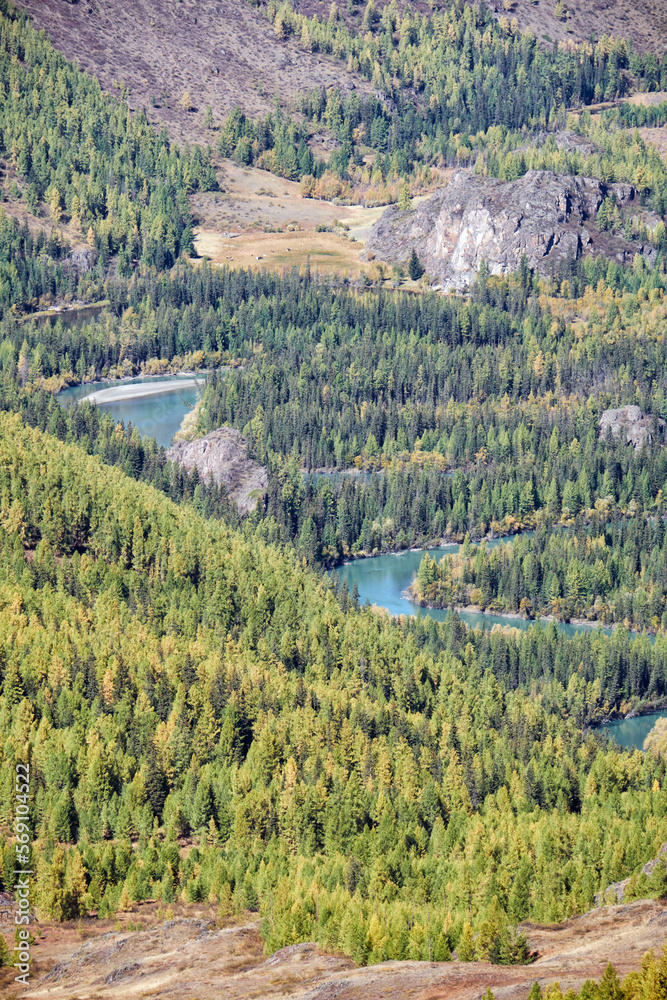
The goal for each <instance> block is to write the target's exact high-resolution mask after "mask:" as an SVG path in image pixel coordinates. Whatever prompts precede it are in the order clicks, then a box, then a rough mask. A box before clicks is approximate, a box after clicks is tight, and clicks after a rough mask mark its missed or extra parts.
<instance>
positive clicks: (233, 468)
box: [167, 427, 268, 514]
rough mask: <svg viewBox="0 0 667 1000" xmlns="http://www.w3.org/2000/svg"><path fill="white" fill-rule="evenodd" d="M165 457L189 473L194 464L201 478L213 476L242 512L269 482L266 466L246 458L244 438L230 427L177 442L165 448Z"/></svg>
mask: <svg viewBox="0 0 667 1000" xmlns="http://www.w3.org/2000/svg"><path fill="white" fill-rule="evenodd" d="M167 458H168V459H170V460H171V461H172V462H178V463H179V465H184V466H185V468H186V469H187V470H188V472H191V471H192V469H194V468H195V467H196V468H197V470H198V472H199V475H200V477H201V478H202V479H208V478H209V476H212V477H213V480H214V481H215V482H216V483H218V485H220V484H221V483H224V485H225V486H226V487H227V490H228V492H229V496H230V497H231V498H232V500H235V501H236V503H237V504H238V508H239V510H240V512H241V513H242V514H245V513H247V511H249V510H252V509H253V508H254V506H255V504H256V502H257V498H258V496H259V495H260V494H261V493H262V492H263V491H264V490H265V489H266V486H267V483H268V479H267V475H266V469H265V468H264V466H262V465H258V463H257V462H255V461H253V459H252V458H248V455H247V449H246V442H245V439H244V438H243V437H242V436H241V435H240V434H239V432H238V431H236V430H234V429H233V428H231V427H221V428H220V429H219V430H217V431H212V432H211V433H210V434H207V435H206V436H205V437H202V438H199V440H198V441H177V442H176V443H175V444H173V445H172V446H171V448H168V449H167Z"/></svg>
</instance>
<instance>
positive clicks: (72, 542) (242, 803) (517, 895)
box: [0, 414, 667, 961]
mask: <svg viewBox="0 0 667 1000" xmlns="http://www.w3.org/2000/svg"><path fill="white" fill-rule="evenodd" d="M0 424H1V426H2V437H1V439H0V440H1V448H2V451H1V452H0V476H1V491H0V495H1V496H2V507H1V512H0V521H1V524H2V528H3V532H4V534H3V549H4V554H3V558H2V560H1V563H0V565H1V566H2V570H1V572H2V577H3V578H2V585H1V591H0V592H1V593H2V601H3V606H4V612H3V614H2V616H0V621H2V631H3V638H2V650H3V692H2V698H1V700H0V711H1V712H2V718H3V725H2V732H3V734H4V736H3V747H2V754H3V759H5V760H7V761H8V762H13V761H15V760H25V759H29V760H30V761H31V768H32V772H33V774H34V780H35V799H34V805H33V809H32V813H31V817H32V819H33V821H34V824H35V832H36V836H37V837H38V838H39V842H40V844H41V845H42V847H41V849H40V853H39V857H40V861H39V877H38V880H37V891H38V893H39V899H40V904H41V906H42V908H43V909H44V911H45V912H47V913H49V914H50V915H53V916H55V917H61V918H62V917H72V916H76V915H77V914H78V913H81V912H84V911H85V910H87V909H91V908H94V909H96V910H99V912H101V913H110V912H115V911H116V910H117V909H118V908H119V907H120V908H121V909H122V907H123V906H126V905H128V902H131V901H133V900H135V901H136V900H139V899H142V898H146V897H147V896H149V895H152V896H154V895H155V894H158V895H159V896H160V897H161V898H163V899H164V900H166V901H169V900H171V899H173V898H174V895H175V894H176V893H179V894H180V893H183V894H184V898H186V899H189V900H193V901H194V900H198V899H199V900H201V899H212V900H216V901H219V905H220V907H221V909H222V912H226V911H227V910H229V909H230V908H231V907H246V908H250V909H253V908H257V907H259V908H260V911H261V912H262V913H263V914H264V918H265V924H264V934H265V938H266V941H267V947H269V948H274V947H278V946H279V945H280V944H284V943H286V942H289V941H292V940H298V939H301V938H303V937H307V938H308V939H311V940H317V941H319V942H320V943H322V944H323V945H325V946H326V947H334V948H342V949H343V950H344V951H346V952H347V953H349V954H352V955H354V956H355V957H356V958H357V959H358V960H359V961H377V960H380V959H382V958H391V957H401V956H406V955H410V956H412V957H415V958H424V957H427V954H428V950H429V948H430V949H431V952H432V954H434V955H435V956H436V957H438V958H447V956H448V955H449V954H450V952H451V950H452V948H454V947H458V949H459V955H460V956H461V957H465V956H466V955H467V956H468V957H470V958H472V957H474V956H475V955H486V954H490V953H491V951H492V950H493V949H494V948H495V949H496V951H494V952H493V954H497V955H498V958H499V960H512V958H513V957H514V958H516V956H517V955H520V952H521V942H520V940H519V939H517V938H516V936H515V934H514V932H513V925H514V924H515V923H516V922H517V921H518V920H521V919H523V918H525V917H527V916H531V917H533V918H534V919H544V920H557V919H560V918H561V917H562V916H565V915H567V914H569V913H573V912H576V911H577V910H580V909H582V908H586V907H587V906H590V905H591V903H592V900H593V893H594V892H595V891H597V890H598V889H599V888H600V887H601V886H602V888H604V886H605V884H606V883H608V882H610V881H613V880H615V879H617V878H619V877H622V876H623V875H624V874H629V873H631V872H633V871H635V870H636V869H637V867H638V866H639V865H640V863H642V862H643V861H645V860H647V859H648V858H649V857H651V856H652V855H653V854H654V853H655V851H656V847H657V846H658V845H659V844H660V843H662V841H663V840H664V839H665V837H666V835H667V827H666V826H665V823H667V811H666V810H665V803H664V793H663V792H662V791H661V789H662V785H663V782H664V780H665V762H664V761H662V760H661V759H659V758H657V757H655V756H653V755H651V754H648V755H646V756H644V755H642V754H641V753H639V752H636V753H634V754H629V753H625V752H620V751H619V750H618V749H616V748H614V747H612V746H610V747H604V746H601V745H600V743H599V742H598V741H597V740H596V739H594V738H593V737H592V736H591V735H588V736H586V735H585V734H584V733H583V731H582V722H583V720H584V719H585V718H586V717H587V716H588V717H590V716H591V715H595V713H596V712H599V711H601V710H602V709H603V708H605V707H608V706H609V703H610V700H614V699H618V698H619V696H620V694H621V689H622V690H627V691H628V692H631V691H632V690H633V688H634V685H637V690H640V689H641V690H642V691H643V692H646V691H648V690H650V689H651V688H654V689H655V690H656V691H662V690H663V689H664V685H665V682H666V679H665V677H664V663H665V662H666V660H665V655H664V651H663V642H664V641H663V640H662V639H660V640H658V642H656V644H655V645H653V646H652V645H650V644H649V643H648V642H645V641H642V640H635V641H632V642H629V641H628V636H627V633H626V634H625V635H623V634H622V633H616V634H615V635H614V637H613V638H611V639H607V638H606V637H604V636H602V635H594V636H583V637H579V638H577V639H576V640H573V641H568V640H565V639H564V638H563V637H562V636H561V635H559V633H557V632H556V630H555V629H554V628H548V629H537V630H534V631H532V632H530V633H527V634H522V635H512V634H504V633H502V632H494V633H479V632H468V631H467V630H466V629H465V628H464V627H463V626H462V625H461V624H460V623H458V622H457V620H456V618H451V619H450V620H449V621H448V622H446V623H445V624H444V625H437V624H436V623H435V622H433V621H430V620H426V621H422V620H413V621H410V622H407V623H403V624H401V623H396V622H393V621H392V620H391V619H388V618H381V617H378V616H377V615H375V614H374V613H373V612H372V611H371V610H361V609H355V608H354V607H351V606H350V604H349V599H346V600H345V601H344V602H343V603H344V604H345V608H343V606H342V604H341V601H340V600H337V598H336V595H335V593H334V591H333V590H332V587H331V584H330V583H327V582H326V581H325V580H321V579H319V578H318V577H317V576H316V575H313V573H312V572H311V571H309V570H307V569H305V568H304V567H303V566H302V565H301V564H300V563H299V560H298V559H297V557H296V556H295V554H294V553H293V552H292V551H291V550H290V549H284V550H280V549H278V548H276V547H274V546H267V545H265V544H264V543H262V542H261V541H260V539H259V537H257V536H256V535H255V536H253V535H247V536H246V537H245V538H244V537H243V536H242V535H240V534H238V532H234V531H231V530H230V529H229V528H227V527H225V526H223V525H221V524H220V523H219V522H214V521H211V520H205V519H203V518H201V517H200V516H199V515H197V514H195V513H193V512H192V511H191V510H190V511H186V510H185V509H183V508H180V507H178V506H176V505H174V504H173V503H172V501H170V500H169V499H167V498H166V497H164V496H163V495H161V494H160V493H158V492H156V491H155V490H154V489H153V488H152V487H150V486H147V485H144V484H141V483H137V482H135V481H134V480H131V479H128V478H126V477H125V475H124V474H123V473H122V472H121V471H120V470H118V469H113V468H111V467H109V466H107V465H105V464H103V463H101V462H100V461H99V459H97V458H95V457H89V456H86V455H85V454H84V453H83V452H82V451H81V450H80V449H79V448H78V447H76V446H71V445H70V446H64V447H63V446H62V445H61V444H59V443H57V442H56V441H55V440H54V439H53V438H51V437H49V436H45V435H44V434H43V433H42V432H40V431H37V430H30V429H28V428H25V426H24V425H23V424H22V422H21V421H20V418H19V417H18V416H16V415H9V414H4V415H2V418H1V420H0ZM3 773H5V774H9V778H6V779H3V780H5V781H6V782H9V781H10V780H11V775H12V771H11V769H10V768H9V767H7V768H5V769H3ZM1 801H2V808H3V820H4V822H7V821H8V820H9V819H10V818H11V795H10V792H9V785H7V788H5V789H4V790H3V793H2V796H1ZM189 832H193V833H194V834H195V835H196V836H197V838H198V839H199V841H200V843H199V846H197V847H195V848H194V849H193V850H192V851H191V852H190V853H189V854H188V856H187V858H186V859H185V860H184V859H183V858H181V856H180V853H179V850H178V842H177V841H178V837H180V836H182V835H183V834H187V833H189ZM133 836H138V837H139V843H138V846H137V848H136V849H135V850H133V849H132V848H131V846H130V840H131V838H132V837H133ZM73 839H76V840H77V841H78V843H79V846H78V847H71V846H70V847H61V846H58V845H59V844H64V843H67V842H70V843H71V841H72V840H73ZM12 857H13V850H12V848H11V844H9V843H7V844H6V848H5V859H6V866H7V864H12V862H11V858H12ZM663 867H664V866H663ZM8 873H9V874H8ZM5 878H11V873H10V869H8V868H7V867H6V873H5ZM662 878H664V873H663V868H662V867H660V868H659V869H657V870H656V874H654V876H652V879H651V880H649V882H648V884H645V883H646V881H647V880H646V878H645V877H644V882H643V883H641V884H640V883H639V882H638V881H637V880H635V882H634V883H633V886H632V888H631V891H636V892H638V893H646V892H661V891H662V882H661V881H660V879H662ZM316 902H317V905H316ZM427 911H428V913H427ZM429 914H430V916H429ZM436 915H437V916H436ZM427 925H428V926H429V927H437V933H435V932H433V936H432V939H430V940H429V939H428V934H427V931H426V928H427Z"/></svg>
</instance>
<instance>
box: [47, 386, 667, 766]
mask: <svg viewBox="0 0 667 1000" xmlns="http://www.w3.org/2000/svg"><path fill="white" fill-rule="evenodd" d="M184 381H187V382H188V383H190V384H187V385H185V384H183V383H184ZM197 381H198V382H200V383H203V381H204V378H203V376H202V377H201V378H200V379H197ZM194 382H195V379H185V380H184V377H183V376H178V375H163V376H156V377H154V378H144V379H132V380H121V381H117V382H96V383H88V384H86V385H77V386H73V387H72V388H71V389H65V390H64V391H63V392H61V393H60V394H59V395H58V399H59V401H60V402H61V403H63V404H64V405H67V404H68V403H75V402H78V401H79V400H81V399H84V398H85V397H87V396H97V397H98V405H99V406H100V409H104V410H107V411H108V412H109V413H111V414H112V415H113V417H114V418H115V419H116V420H119V421H120V420H122V421H123V422H124V423H125V425H126V426H127V424H128V423H131V424H133V425H134V426H136V427H137V429H138V430H139V433H140V434H141V435H142V436H145V435H148V436H152V437H154V438H155V439H156V441H157V442H158V444H162V445H164V446H165V447H166V446H167V445H169V444H170V443H171V440H172V438H173V436H174V434H175V433H176V431H177V430H178V428H179V427H180V425H181V422H182V420H183V417H184V416H185V414H186V413H187V412H188V409H189V406H188V405H186V404H190V406H192V405H194V403H195V402H196V400H197V397H198V394H199V386H198V385H196V384H192V383H194ZM167 383H174V385H173V386H169V385H167ZM161 385H164V389H161V390H160V389H159V386H161ZM156 389H157V390H158V391H157V392H156V391H155V390H156ZM113 390H115V391H113ZM184 400H185V402H184ZM345 474H352V475H354V476H356V477H359V478H360V479H361V480H362V481H364V482H368V481H369V480H370V479H371V476H372V473H363V472H362V473H359V472H357V471H356V470H345V471H337V472H334V473H333V475H332V474H331V473H321V472H320V473H317V472H316V473H310V476H311V477H312V478H313V479H319V478H320V477H324V476H329V477H331V478H332V479H336V478H340V477H341V476H342V475H345ZM307 475H308V474H307ZM524 534H525V535H526V536H529V535H530V534H531V532H525V533H524ZM514 537H518V536H514ZM506 541H509V539H507V538H496V539H494V540H493V541H490V542H487V547H488V548H490V549H491V548H494V547H495V546H496V545H500V544H502V543H503V542H506ZM458 548H459V546H458V545H441V546H439V547H438V548H434V549H429V555H430V556H432V557H434V558H436V559H440V558H441V557H442V556H443V555H445V554H451V553H453V552H456V551H457V550H458ZM423 554H424V553H423V551H422V550H417V551H415V550H409V551H406V552H397V553H391V554H388V555H383V556H374V557H372V558H369V559H356V560H355V561H354V562H350V563H346V564H344V565H343V566H339V567H338V568H337V569H336V570H335V572H337V573H338V576H339V579H340V581H341V583H342V582H345V583H346V584H347V586H348V588H349V590H350V591H352V588H353V587H354V584H355V582H356V584H357V587H358V590H359V598H360V600H361V602H362V603H363V602H364V601H365V600H366V598H368V599H369V600H370V601H371V603H372V604H377V605H378V606H379V607H382V608H386V609H387V611H389V612H390V613H391V614H392V615H429V616H430V617H431V618H435V619H436V621H443V620H444V619H445V618H446V616H447V614H448V613H449V612H448V611H446V610H436V609H431V608H421V607H419V605H418V604H414V603H413V602H412V601H409V600H408V599H407V598H406V597H404V596H403V595H404V593H405V591H406V590H407V588H408V587H409V586H410V584H411V583H412V580H413V577H414V575H415V573H416V572H417V570H418V569H419V564H420V562H421V560H422V556H423ZM459 616H460V618H461V619H462V620H463V621H464V622H466V624H468V625H470V626H471V627H473V628H491V626H493V625H497V624H500V625H510V626H511V627H512V628H518V629H522V630H523V629H527V628H530V626H531V625H532V624H534V623H533V622H530V621H528V620H526V619H525V618H512V617H510V616H509V615H490V614H484V613H482V612H468V611H460V612H459ZM557 627H558V629H559V630H560V631H562V632H563V633H564V634H565V635H566V636H567V637H568V638H571V637H572V636H574V635H576V634H577V632H583V631H586V630H590V629H591V628H593V627H594V626H591V625H565V624H563V623H561V622H558V623H557ZM603 631H604V632H605V633H606V634H607V635H609V634H611V629H608V628H606V629H603ZM664 714H667V713H655V714H653V715H645V716H640V717H638V718H635V719H622V720H620V721H615V722H611V723H608V725H607V726H605V727H604V728H605V729H606V730H607V731H609V733H610V734H611V735H612V736H613V737H614V739H616V740H617V742H618V743H620V744H621V746H625V747H632V746H639V747H640V748H641V745H642V744H643V742H644V739H645V737H646V735H647V734H648V732H649V730H650V729H651V728H652V727H653V725H654V724H655V721H656V719H657V718H659V717H660V716H661V715H664Z"/></svg>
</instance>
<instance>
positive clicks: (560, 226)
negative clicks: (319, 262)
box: [367, 170, 656, 291]
mask: <svg viewBox="0 0 667 1000" xmlns="http://www.w3.org/2000/svg"><path fill="white" fill-rule="evenodd" d="M606 198H612V199H613V200H614V201H615V203H616V204H618V205H620V206H622V207H624V206H629V207H631V208H634V203H635V202H637V207H638V199H637V196H636V192H635V189H634V188H633V187H632V185H630V184H609V185H606V184H604V183H603V182H602V181H600V180H598V179H597V178H593V177H571V176H565V175H561V174H556V173H552V172H551V171H547V170H529V171H528V173H527V174H525V176H524V177H521V178H520V179H519V180H516V181H502V180H497V179H495V178H492V177H483V176H478V175H476V174H473V173H472V172H471V171H469V170H459V171H457V172H456V173H455V174H454V175H453V176H452V178H451V180H450V182H449V184H448V185H447V187H446V188H443V189H442V190H440V191H438V192H436V194H434V195H433V197H431V198H429V199H428V200H427V201H424V202H422V204H420V205H419V207H418V208H417V209H416V210H415V211H401V210H400V209H399V208H398V207H397V206H390V207H389V208H388V209H387V210H386V211H385V212H384V213H383V215H382V216H381V218H380V219H379V220H378V221H377V222H376V224H375V225H374V227H373V229H372V231H371V234H370V237H369V239H368V242H367V252H369V251H370V252H371V253H373V254H375V256H377V257H382V258H383V259H385V260H387V261H390V262H391V263H399V264H405V263H407V261H408V260H409V258H410V256H411V254H412V251H413V250H416V252H417V254H418V256H419V257H420V260H421V262H422V264H423V265H424V266H425V268H426V270H427V272H428V273H429V274H430V275H432V276H433V278H434V279H435V281H436V282H437V283H438V284H439V285H442V287H444V288H445V289H453V290H456V291H461V290H463V289H465V288H467V287H468V286H469V285H470V284H471V282H472V281H473V280H474V278H475V275H476V274H477V272H478V270H479V268H480V265H481V263H482V261H483V260H484V261H486V264H487V266H488V268H489V270H490V272H491V274H496V275H500V274H507V273H509V272H510V271H514V270H516V268H517V267H518V266H519V264H520V262H521V259H522V257H523V256H524V254H525V256H526V258H527V260H528V264H529V266H530V267H531V268H534V269H535V270H537V271H538V272H539V273H541V274H549V273H550V271H551V268H552V266H553V265H555V264H557V263H558V262H559V261H560V260H561V259H562V258H563V257H573V256H574V257H579V256H581V255H582V254H594V255H596V254H599V253H603V254H604V255H605V256H607V257H610V258H615V259H617V260H618V261H619V262H623V261H631V260H632V259H633V257H634V255H635V254H636V253H640V254H644V255H645V256H646V257H647V258H648V260H649V261H651V260H652V259H653V257H655V255H656V251H655V249H654V248H653V247H651V246H650V245H649V244H648V243H647V244H646V245H644V244H643V243H639V242H631V241H629V240H627V239H625V238H624V237H623V236H620V235H612V234H610V233H599V232H598V231H597V226H596V214H597V211H598V209H599V208H600V206H601V205H602V203H603V202H604V201H605V199H606Z"/></svg>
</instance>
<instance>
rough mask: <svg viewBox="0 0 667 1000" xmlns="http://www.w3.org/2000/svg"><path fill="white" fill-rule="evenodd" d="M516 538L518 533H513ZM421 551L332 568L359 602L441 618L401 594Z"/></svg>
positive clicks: (579, 628)
mask: <svg viewBox="0 0 667 1000" xmlns="http://www.w3.org/2000/svg"><path fill="white" fill-rule="evenodd" d="M531 534H532V532H524V533H523V535H522V537H530V535H531ZM513 537H515V538H518V537H519V536H518V535H515V536H513ZM507 541H510V539H509V538H495V539H493V541H490V542H487V543H486V545H487V548H489V549H492V548H495V546H496V545H501V544H502V543H503V542H507ZM458 549H459V546H458V545H456V544H454V545H440V546H438V548H434V549H429V550H428V553H429V555H430V556H431V557H433V558H435V559H441V558H442V556H443V555H451V554H452V553H453V552H457V551H458ZM423 555H424V553H423V551H421V550H419V551H415V550H409V551H407V552H398V553H391V554H389V555H384V556H373V557H372V558H370V559H356V560H355V561H354V562H350V563H345V564H344V565H343V566H338V568H337V569H336V571H335V572H337V573H338V576H339V579H340V581H341V583H342V582H343V581H344V582H345V583H347V586H348V589H349V590H350V592H351V591H352V588H353V587H354V584H355V582H356V584H357V588H358V590H359V600H360V601H361V603H362V604H363V602H364V601H365V600H366V598H368V599H369V601H370V602H371V604H377V605H378V606H379V607H381V608H386V609H387V611H390V612H391V614H392V615H428V616H429V617H430V618H435V619H436V621H444V620H445V618H446V617H447V615H448V614H449V612H448V611H447V610H446V609H445V610H438V609H434V608H422V607H420V606H419V605H418V604H415V603H414V602H413V601H410V600H408V598H407V597H405V596H404V594H405V591H406V590H407V588H408V587H409V586H410V584H411V583H412V580H413V578H414V575H415V573H416V572H417V570H418V569H419V564H420V562H421V561H422V556H423ZM459 617H460V618H461V620H462V621H464V622H466V623H467V624H468V625H470V626H472V627H473V628H491V626H492V625H511V626H512V628H518V629H527V628H530V626H531V625H534V624H535V623H534V622H531V621H528V620H527V619H526V618H513V617H512V616H510V615H491V614H484V613H483V612H479V611H477V612H475V611H459ZM557 627H558V628H559V629H560V630H561V631H562V632H564V634H565V635H566V636H568V638H571V637H572V636H573V635H576V633H577V632H583V631H590V629H591V628H594V627H595V626H592V625H566V624H564V623H562V622H558V625H557ZM603 631H604V632H606V633H607V635H610V634H611V629H604V630H603Z"/></svg>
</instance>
